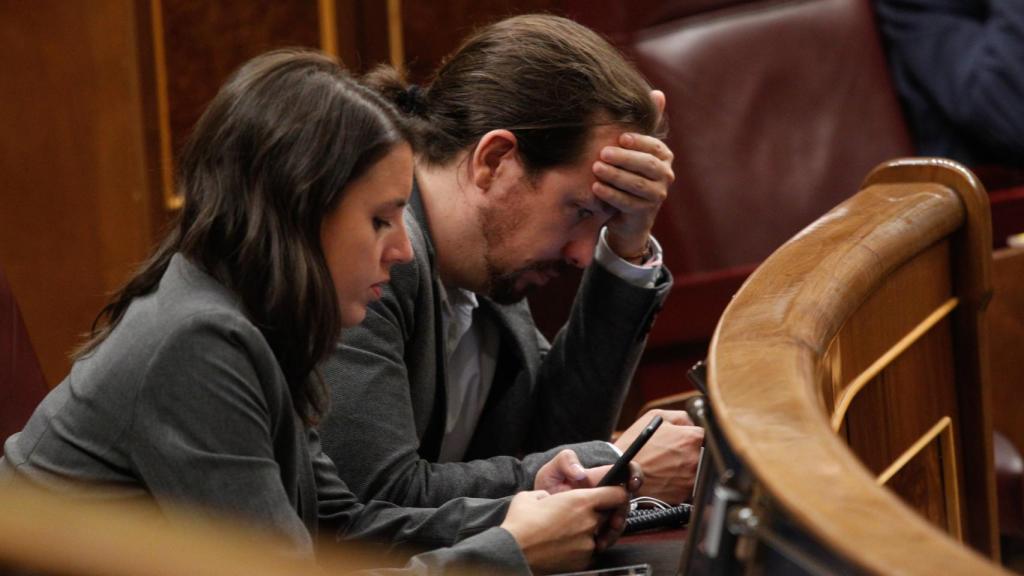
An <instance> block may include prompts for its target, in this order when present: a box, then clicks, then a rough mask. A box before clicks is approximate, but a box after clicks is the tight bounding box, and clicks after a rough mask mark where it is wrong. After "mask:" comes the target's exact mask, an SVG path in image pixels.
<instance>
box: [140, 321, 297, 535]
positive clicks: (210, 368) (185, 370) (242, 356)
mask: <svg viewBox="0 0 1024 576" xmlns="http://www.w3.org/2000/svg"><path fill="white" fill-rule="evenodd" d="M259 342H260V340H259V337H258V333H256V331H255V328H253V327H252V326H247V325H245V323H243V322H241V321H239V319H238V318H237V317H235V316H232V315H228V314H216V315H203V316H196V317H193V318H192V319H191V320H190V321H188V322H187V323H186V324H185V325H183V326H180V327H178V328H177V329H174V330H173V331H172V332H171V333H170V334H168V335H167V336H166V337H165V338H164V340H163V342H162V344H161V345H160V346H159V347H158V349H157V350H156V352H155V353H154V354H153V357H152V358H151V359H150V360H149V362H148V365H147V368H146V371H145V375H144V377H143V380H144V381H143V383H142V384H141V386H140V387H139V391H138V395H137V398H136V400H135V402H134V410H133V414H132V423H131V425H130V426H129V427H128V428H127V430H126V433H125V437H124V439H123V442H124V443H125V445H126V447H127V448H126V450H127V452H128V453H129V455H130V461H131V462H132V465H133V466H134V467H135V468H136V474H137V475H138V476H139V477H140V479H141V480H142V482H143V484H144V485H145V486H146V489H147V490H148V491H149V492H150V493H152V494H153V496H154V498H155V499H156V501H157V502H158V503H166V502H170V503H173V504H179V505H180V504H186V505H189V506H198V507H200V508H202V509H208V510H211V511H215V512H217V513H220V514H226V515H228V516H229V517H234V518H236V519H237V520H241V521H244V522H245V523H246V524H248V525H249V526H251V527H254V528H261V529H265V530H268V531H271V532H275V533H279V534H282V535H284V536H285V537H287V538H288V539H289V540H290V541H292V542H293V543H294V544H295V545H296V547H297V548H298V549H300V550H301V551H308V552H311V551H312V542H311V539H310V535H309V531H308V529H307V528H306V526H305V525H304V523H303V522H302V520H301V518H300V517H299V516H298V514H297V513H296V511H295V509H294V507H293V506H292V504H291V501H290V500H289V497H288V494H287V493H286V490H285V487H284V484H283V482H282V474H281V469H280V464H279V462H278V459H277V456H276V454H275V446H274V442H273V433H272V430H273V429H274V427H275V426H277V425H278V423H279V422H280V418H283V417H288V418H294V416H293V415H292V414H290V413H288V414H283V413H282V411H283V408H282V406H287V407H288V409H289V410H291V404H290V402H287V400H286V398H285V395H287V390H286V389H285V390H280V388H283V387H281V386H280V385H278V386H273V385H269V384H267V381H266V380H261V378H260V374H261V373H262V374H271V373H273V372H266V371H272V370H273V363H274V360H273V354H272V353H271V352H270V351H269V348H266V349H265V350H264V351H262V353H259V352H256V347H258V345H259ZM264 345H265V343H264ZM299 440H300V441H301V440H302V438H301V437H300V438H299ZM295 446H298V447H299V448H302V449H304V447H303V446H302V444H301V443H300V444H297V445H293V446H292V447H291V448H293V449H294V447H295Z"/></svg>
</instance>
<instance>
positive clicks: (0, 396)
mask: <svg viewBox="0 0 1024 576" xmlns="http://www.w3.org/2000/svg"><path fill="white" fill-rule="evenodd" d="M47 391H48V387H47V386H46V380H45V379H44V378H43V371H42V369H41V368H40V367H39V361H38V360H37V359H36V353H35V350H34V349H33V348H32V342H31V341H30V340H29V338H28V332H27V331H26V330H25V323H24V322H23V321H22V319H21V313H20V312H19V310H18V304H17V302H15V300H14V294H13V293H12V292H11V287H10V284H8V282H7V276H5V275H4V272H3V270H2V269H0V449H2V444H3V441H4V440H6V439H7V437H8V436H10V435H11V434H13V433H15V432H17V431H18V430H21V428H22V426H24V425H25V422H26V421H27V420H28V417H29V416H31V415H32V411H33V410H35V407H36V405H37V404H39V401H40V400H42V399H43V396H45V395H46V393H47Z"/></svg>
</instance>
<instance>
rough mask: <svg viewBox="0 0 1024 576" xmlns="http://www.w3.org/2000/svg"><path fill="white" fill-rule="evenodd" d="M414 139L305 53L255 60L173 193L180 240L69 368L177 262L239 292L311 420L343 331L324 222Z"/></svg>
mask: <svg viewBox="0 0 1024 576" xmlns="http://www.w3.org/2000/svg"><path fill="white" fill-rule="evenodd" d="M407 140H408V138H407V134H406V128H405V125H404V121H402V120H400V119H399V118H398V117H397V114H396V112H395V110H394V109H393V107H392V106H391V105H390V104H389V103H387V102H386V101H385V100H384V99H383V98H381V97H380V95H378V94H377V93H375V92H374V91H372V90H369V89H367V88H365V87H363V86H361V85H360V84H358V83H356V82H355V81H354V80H352V79H351V78H350V77H349V76H348V74H347V73H345V72H344V71H343V70H342V68H341V67H340V66H339V65H338V63H337V62H336V61H335V60H332V59H331V58H329V57H327V56H325V55H323V54H319V53H316V52H308V51H299V50H280V51H275V52H270V53H267V54H264V55H262V56H259V57H257V58H254V59H253V60H250V61H249V62H248V63H246V64H245V65H243V66H242V67H241V68H240V69H238V71H236V72H235V73H234V75H233V76H232V77H231V79H229V80H228V82H227V83H226V84H225V85H224V86H223V87H222V88H221V89H220V92H219V93H218V94H217V96H216V97H215V98H214V99H213V101H212V102H211V103H210V105H209V107H208V108H207V109H206V111H205V112H204V113H203V116H202V117H201V118H200V119H199V122H198V123H197V124H196V126H195V128H194V130H193V132H192V135H191V136H190V138H189V140H188V142H187V144H186V145H185V147H184V149H183V151H182V154H181V158H180V161H179V163H178V170H177V188H178V190H179V191H180V192H181V194H183V195H184V199H185V203H184V207H183V208H182V211H181V213H180V214H179V215H178V218H177V221H176V223H175V227H174V229H173V230H172V231H171V233H170V234H169V235H168V236H167V237H166V238H165V239H164V241H163V242H162V244H161V245H160V247H159V248H158V249H157V250H156V252H155V253H154V254H153V255H152V256H151V257H150V259H149V260H148V261H147V262H146V263H145V264H143V265H142V267H141V269H140V271H139V272H137V273H136V274H135V276H134V277H133V278H132V279H131V280H129V281H128V283H127V284H126V285H125V286H124V287H123V288H122V289H121V290H120V291H119V292H118V293H117V294H115V295H114V297H113V298H112V300H111V301H110V303H109V304H107V306H106V307H104V308H103V310H102V311H101V312H100V314H99V316H97V318H96V322H95V323H94V324H93V330H92V333H91V335H90V339H89V340H88V341H87V342H86V343H85V344H84V345H83V346H82V348H81V349H80V350H78V351H77V352H76V353H75V357H76V358H79V357H81V356H83V355H85V354H87V353H89V352H90V351H92V350H93V349H95V348H96V346H98V345H99V344H100V343H101V342H102V341H103V340H104V339H105V338H106V337H107V335H109V334H110V332H111V330H113V329H114V327H116V326H117V324H118V322H120V320H121V318H122V317H123V316H124V313H125V311H126V310H127V309H128V306H129V305H130V304H131V302H132V300H133V299H135V298H137V297H140V296H143V295H145V294H149V293H151V292H153V291H154V290H155V289H156V287H157V284H158V283H159V281H160V278H161V276H163V274H164V271H165V270H166V269H167V266H168V263H169V262H170V259H171V257H172V256H173V255H174V254H175V253H181V254H183V255H185V256H186V257H188V258H189V259H190V260H191V261H192V262H193V263H195V264H197V265H198V266H200V267H202V268H203V269H204V270H205V271H206V272H207V273H209V274H210V275H212V276H213V277H214V278H216V279H217V280H218V281H219V282H221V283H222V284H223V285H224V286H226V287H227V288H228V289H230V290H232V291H233V292H235V293H236V294H238V295H239V297H240V298H241V301H242V303H243V305H244V307H245V310H246V312H247V314H248V315H249V318H250V319H251V320H252V321H253V323H254V324H255V325H256V326H257V327H258V328H259V330H260V332H262V333H263V335H264V337H265V338H266V339H267V342H268V343H269V344H270V347H271V349H272V350H273V351H274V354H275V356H276V357H277V361H278V363H279V364H280V366H281V368H282V370H283V372H284V375H285V377H286V378H287V379H288V383H289V387H290V389H291V395H292V398H293V400H294V404H295V408H296V410H297V411H298V413H299V415H300V416H301V417H302V418H303V420H304V421H305V422H307V423H308V424H313V423H315V422H316V420H317V419H318V418H319V416H320V415H321V414H322V413H323V410H324V409H325V407H326V406H325V404H326V394H325V392H324V385H323V381H322V380H321V378H320V377H319V374H317V373H315V371H314V370H315V367H316V365H317V363H319V362H320V361H321V360H322V359H323V358H324V357H325V356H326V355H327V354H328V353H329V352H330V350H331V349H332V348H333V347H334V345H335V344H336V340H337V338H338V336H339V333H340V329H341V320H340V317H339V310H338V303H337V296H336V294H335V290H334V284H333V283H332V281H331V275H330V272H329V270H328V268H327V264H326V261H325V259H324V255H323V251H322V248H321V245H320V228H321V223H322V221H323V218H324V216H325V215H326V214H327V213H328V212H330V210H331V209H332V208H334V207H335V206H336V205H337V204H338V202H339V200H340V197H341V196H342V193H343V190H344V188H345V185H346V184H347V183H348V182H350V181H352V180H354V179H356V178H358V177H359V176H360V175H361V174H362V173H364V172H365V171H366V170H367V169H368V168H369V167H370V166H372V165H373V164H374V163H375V162H377V161H378V160H380V159H381V158H382V157H384V156H385V155H386V154H387V153H388V152H389V151H390V150H391V149H392V148H393V147H394V146H395V145H396V144H398V143H401V142H404V141H407Z"/></svg>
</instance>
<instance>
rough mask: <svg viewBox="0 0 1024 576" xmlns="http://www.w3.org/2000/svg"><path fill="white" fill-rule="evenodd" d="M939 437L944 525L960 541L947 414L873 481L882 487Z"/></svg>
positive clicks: (950, 423) (952, 445) (953, 450)
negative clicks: (944, 510)
mask: <svg viewBox="0 0 1024 576" xmlns="http://www.w3.org/2000/svg"><path fill="white" fill-rule="evenodd" d="M939 435H941V436H942V438H941V443H940V449H941V450H942V491H943V496H944V498H945V501H946V527H947V529H948V530H949V533H950V534H951V535H953V536H954V537H955V538H956V539H957V540H959V541H961V542H962V541H963V533H962V531H961V530H960V488H959V481H958V480H957V472H956V444H955V442H954V439H953V420H952V419H951V418H950V417H949V416H943V417H942V418H940V419H939V421H938V422H936V423H935V425H934V426H932V427H931V429H930V430H928V431H927V432H925V433H924V435H923V436H921V437H920V438H918V439H917V441H916V442H914V444H913V445H911V446H910V448H907V450H906V451H905V452H903V454H900V457H899V458H897V459H896V460H895V461H894V462H893V463H892V464H890V465H889V467H888V468H886V469H885V471H884V472H882V473H881V474H879V475H878V478H876V479H875V483H876V484H878V485H879V486H884V485H885V484H886V483H888V482H889V480H891V479H892V477H893V476H895V475H896V474H897V473H898V472H899V471H900V470H902V469H903V468H904V467H905V466H906V465H907V463H908V462H910V461H911V460H913V459H914V457H915V456H917V455H918V454H920V453H921V451H922V450H924V449H925V447H926V446H928V445H929V444H931V442H932V441H934V440H935V439H936V438H938V437H939Z"/></svg>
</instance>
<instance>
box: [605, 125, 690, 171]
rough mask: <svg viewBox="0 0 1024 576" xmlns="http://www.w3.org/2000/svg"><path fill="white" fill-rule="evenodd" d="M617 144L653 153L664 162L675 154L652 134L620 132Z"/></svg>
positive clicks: (670, 159) (668, 160)
mask: <svg viewBox="0 0 1024 576" xmlns="http://www.w3.org/2000/svg"><path fill="white" fill-rule="evenodd" d="M619 146H622V147H623V148H626V149H628V150H636V151H637V152H646V153H648V154H653V155H654V156H655V157H657V158H658V159H659V160H664V161H665V162H670V163H671V162H672V159H673V158H674V157H675V155H674V154H672V150H670V149H669V147H668V144H665V143H664V142H662V141H661V140H658V139H657V138H655V137H654V136H648V135H646V134H637V133H636V132H623V133H622V134H620V135H619ZM602 150H603V149H602Z"/></svg>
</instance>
